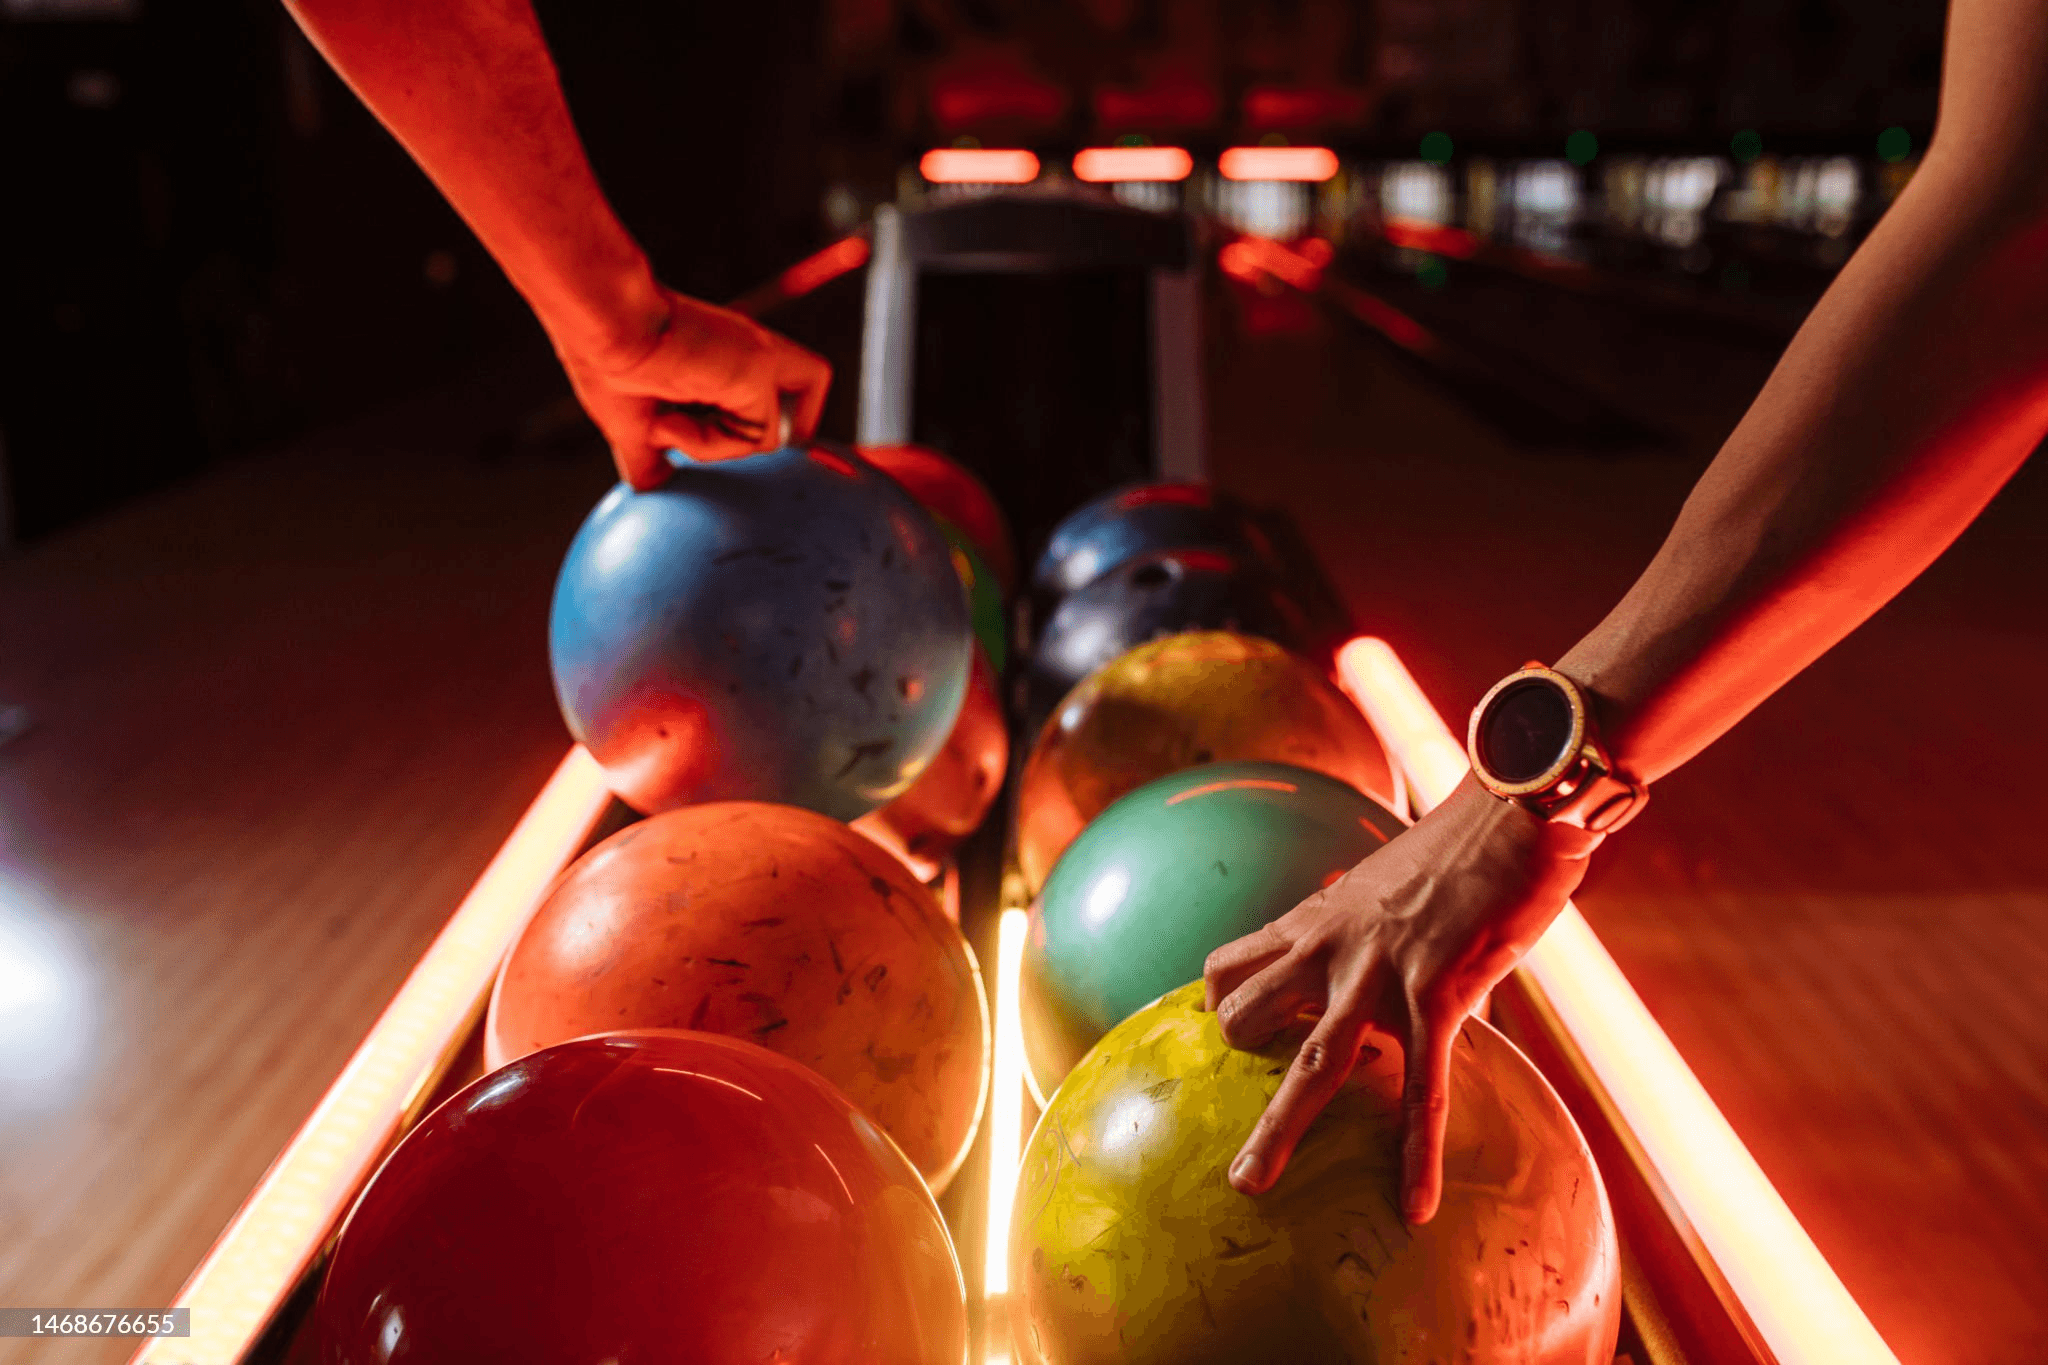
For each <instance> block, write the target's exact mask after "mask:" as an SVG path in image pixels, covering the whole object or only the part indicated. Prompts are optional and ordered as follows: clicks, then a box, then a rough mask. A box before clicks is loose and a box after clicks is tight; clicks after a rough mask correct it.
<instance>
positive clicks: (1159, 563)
mask: <svg viewBox="0 0 2048 1365" xmlns="http://www.w3.org/2000/svg"><path fill="white" fill-rule="evenodd" d="M1307 624H1308V623H1307V617H1306V616H1305V615H1304V614H1303V612H1302V610H1301V608H1300V607H1299V606H1298V605H1296V603H1295V602H1294V600H1293V599H1292V598H1290V597H1288V596H1287V594H1286V593H1284V592H1282V591H1281V590H1280V589H1279V588H1278V587H1277V586H1275V585H1274V582H1273V580H1272V578H1271V577H1270V576H1269V575H1268V574H1267V573H1266V571H1265V570H1264V569H1263V568H1262V567H1261V566H1260V565H1259V564H1258V563H1257V562H1256V561H1253V560H1250V559H1247V558H1246V557H1244V556H1243V555H1241V554H1232V553H1227V552H1225V551H1220V550H1203V549H1174V550H1160V551H1156V552H1154V553H1151V554H1143V555H1139V556H1137V557H1136V558H1134V559H1128V560H1126V561H1124V562H1123V563H1122V564H1119V565H1118V566H1117V567H1116V568H1114V569H1112V570H1110V571H1109V572H1108V573H1106V574H1103V575H1102V576H1101V577H1099V578H1097V579H1095V580H1094V581H1093V582H1091V583H1088V584H1087V585H1086V586H1084V587H1081V588H1078V589H1076V590H1075V591H1073V592H1071V593H1069V594H1068V595H1067V596H1066V597H1065V598H1064V599H1062V600H1061V602H1060V604H1059V605H1058V606H1057V607H1055V608H1054V609H1053V612H1052V615H1051V616H1050V617H1048V618H1047V619H1046V622H1045V629H1044V630H1042V631H1041V632H1040V633H1039V638H1038V641H1037V644H1036V647H1035V648H1034V649H1033V651H1032V655H1031V664H1030V670H1029V679H1030V682H1029V688H1030V692H1029V695H1030V706H1029V708H1028V709H1029V710H1030V711H1031V713H1032V716H1031V718H1032V720H1033V722H1034V724H1035V723H1037V722H1039V721H1042V720H1043V719H1044V717H1045V715H1046V714H1047V713H1049V712H1050V711H1051V710H1052V708H1053V706H1054V704H1055V703H1057V702H1058V701H1059V699H1060V698H1061V697H1064V696H1065V695H1066V694H1067V693H1068V692H1069V691H1071V690H1072V689H1073V687H1074V685H1075V684H1076V683H1078V682H1080V681H1081V680H1082V679H1083V678H1085V677H1087V676H1088V675H1089V674H1090V673H1093V672H1094V671H1095V670H1096V669H1098V668H1100V667H1102V666H1103V665H1104V664H1106V663H1108V662H1109V661H1110V660H1112V659H1114V658H1116V657H1117V655H1119V654H1122V653H1123V652H1124V651H1125V650H1128V649H1130V648H1132V647H1133V646H1136V645H1141V644H1144V643H1145V642H1146V641H1147V640H1153V639H1157V638H1158V637H1160V636H1162V635H1179V634H1181V633H1183V632H1185V631H1190V630H1233V631H1238V632H1241V633H1243V634H1246V635H1257V636H1260V637H1261V638H1263V639H1267V640H1271V641H1273V642H1274V643H1276V644H1279V645H1283V646H1286V647H1289V648H1296V647H1299V646H1300V644H1301V642H1302V640H1303V637H1304V634H1305V632H1306V630H1307Z"/></svg>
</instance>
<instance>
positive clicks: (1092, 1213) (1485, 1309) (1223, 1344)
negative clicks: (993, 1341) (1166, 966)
mask: <svg viewBox="0 0 2048 1365" xmlns="http://www.w3.org/2000/svg"><path fill="white" fill-rule="evenodd" d="M1201 1003H1202V987H1201V984H1200V983H1199V982H1197V983H1194V984H1192V985H1189V986H1186V987H1183V988H1182V989H1180V990H1177V991H1175V992H1174V993H1173V994H1172V995H1169V996H1167V997H1166V998H1165V999H1163V1000H1161V1001H1159V1002H1158V1003H1156V1004H1154V1005H1152V1006H1150V1007H1149V1008H1147V1009H1144V1010H1141V1011H1139V1012H1138V1013H1137V1014H1135V1015H1132V1016H1131V1017H1130V1018H1129V1019H1126V1020H1125V1021H1124V1022H1123V1023H1121V1024H1119V1025H1118V1026H1117V1027H1116V1028H1115V1029H1114V1030H1112V1031H1111V1032H1110V1034H1109V1036H1108V1037H1106V1038H1104V1039H1103V1040H1102V1041H1101V1043H1099V1044H1098V1045H1097V1046H1096V1048H1095V1049H1094V1051H1092V1052H1090V1053H1089V1054H1088V1057H1087V1059H1086V1060H1085V1061H1084V1062H1082V1064H1081V1065H1080V1066H1079V1067H1077V1068H1076V1069H1075V1071H1074V1074H1073V1075H1072V1076H1071V1077H1069V1078H1068V1080H1067V1083H1066V1085H1065V1086H1063V1087H1062V1088H1061V1090H1060V1092H1059V1095H1058V1096H1057V1097H1056V1098H1055V1099H1054V1100H1053V1102H1052V1107H1051V1108H1050V1109H1048V1110H1047V1111H1046V1113H1045V1115H1044V1117H1043V1118H1041V1119H1040V1120H1039V1122H1038V1128H1037V1131H1036V1132H1035V1133H1033V1134H1032V1137H1031V1141H1030V1144H1029V1146H1028V1147H1027V1148H1026V1150H1025V1154H1024V1162H1023V1169H1022V1171H1021V1172H1020V1174H1019V1179H1018V1184H1017V1203H1016V1206H1015V1212H1014V1215H1013V1220H1012V1224H1011V1226H1012V1233H1011V1249H1010V1264H1011V1265H1012V1266H1013V1267H1014V1269H1013V1270H1012V1272H1011V1273H1012V1275H1013V1276H1015V1277H1016V1279H1015V1281H1013V1283H1015V1284H1016V1286H1017V1290H1018V1292H1016V1293H1015V1294H1014V1295H1013V1297H1012V1301H1011V1305H1012V1306H1011V1323H1012V1330H1013V1332H1014V1335H1015V1342H1016V1347H1017V1355H1018V1358H1019V1359H1021V1360H1023V1361H1027V1362H1032V1363H1033V1365H1111V1363H1112V1362H1114V1365H1211V1363H1212V1362H1213V1363H1214V1365H1224V1363H1225V1362H1229V1365H1237V1362H1241V1361H1249V1360H1272V1361H1283V1360H1284V1361H1287V1362H1289V1365H1366V1363H1368V1362H1371V1363H1374V1365H1386V1363H1387V1362H1392V1361H1432V1360H1441V1361H1451V1360H1461V1361H1509V1360H1512V1361H1517V1362H1527V1363H1528V1365H1594V1363H1595V1362H1601V1363H1603V1365H1604V1362H1606V1361H1610V1360H1612V1359H1613V1358H1614V1345H1615V1337H1616V1335H1617V1333H1618V1331H1619V1327H1620V1316H1619V1310H1620V1307H1621V1304H1620V1286H1619V1273H1618V1263H1619V1254H1620V1253H1619V1249H1618V1247H1617V1246H1616V1244H1615V1236H1614V1220H1613V1216H1612V1214H1611V1212H1610V1211H1609V1209H1608V1205H1607V1193H1606V1190H1605V1189H1604V1188H1603V1187H1602V1185H1601V1183H1600V1173H1599V1171H1598V1170H1597V1169H1596V1168H1595V1167H1594V1165H1593V1159H1592V1154H1591V1153H1590V1152H1588V1151H1587V1149H1586V1144H1585V1140H1584V1139H1583V1138H1582V1137H1581V1136H1580V1134H1579V1131H1578V1128H1577V1127H1576V1126H1575V1125H1574V1124H1573V1122H1572V1119H1571V1116H1570V1115H1569V1114H1568V1113H1566V1112H1565V1109H1564V1106H1563V1105H1562V1104H1560V1103H1559V1102H1558V1099H1557V1096H1556V1094H1555V1093H1554V1092H1553V1091H1552V1090H1551V1089H1550V1086H1549V1085H1548V1084H1547V1083H1546V1082H1545V1081H1544V1079H1543V1077H1542V1075H1541V1074H1540V1073H1538V1072H1537V1070H1536V1068H1535V1067H1533V1066H1531V1065H1530V1064H1529V1061H1528V1059H1527V1058H1525V1057H1523V1056H1522V1054H1521V1053H1519V1052H1517V1051H1516V1050H1515V1048H1514V1046H1513V1045H1512V1044H1511V1043H1509V1042H1508V1041H1507V1040H1506V1039H1505V1038H1502V1037H1501V1036H1500V1035H1499V1034H1498V1033H1496V1032H1494V1031H1493V1030H1492V1029H1491V1028H1489V1027H1488V1026H1487V1025H1485V1024H1483V1023H1480V1022H1479V1021H1478V1020H1476V1019H1474V1020H1471V1021H1468V1022H1467V1023H1466V1025H1465V1030H1464V1033H1463V1035H1462V1036H1461V1037H1460V1039H1459V1041H1458V1043H1457V1046H1456V1047H1455V1049H1454V1050H1453V1060H1452V1064H1451V1112H1450V1127H1449V1132H1448V1134H1447V1136H1446V1145H1445V1151H1444V1196H1443V1204H1442V1207H1441V1208H1440V1209H1439V1211H1438V1213H1437V1215H1436V1217H1435V1218H1434V1219H1432V1220H1431V1221H1430V1222H1428V1223H1426V1224H1423V1225H1422V1226H1420V1227H1411V1226H1409V1225H1408V1224H1407V1223H1406V1222H1405V1221H1404V1220H1403V1219H1402V1217H1401V1214H1400V1211H1399V1207H1400V1206H1399V1203H1398V1202H1397V1201H1398V1199H1399V1189H1398V1187H1399V1181H1400V1168H1401V1153H1400V1136H1399V1113H1400V1097H1401V1083H1402V1073H1401V1049H1400V1044H1399V1043H1398V1042H1397V1041H1396V1040H1394V1039H1393V1038H1391V1037H1388V1036H1386V1035H1384V1034H1375V1035H1371V1036H1369V1039H1368V1041H1369V1043H1370V1046H1368V1047H1367V1048H1366V1049H1365V1051H1364V1052H1363V1053H1362V1054H1361V1055H1360V1059H1359V1064H1358V1067H1357V1070H1356V1071H1355V1072H1354V1073H1353V1074H1352V1076H1351V1078H1350V1080H1349V1081H1347V1082H1346V1083H1345V1085H1344V1087H1343V1088H1342V1089H1341V1090H1340V1091H1339V1092H1338V1093H1337V1096H1336V1098H1335V1099H1334V1100H1332V1101H1331V1103H1330V1105H1329V1108H1328V1109H1327V1110H1326V1111H1325V1112H1324V1114H1323V1116H1322V1117H1321V1118H1320V1119H1319V1120H1318V1121H1317V1123H1316V1124H1315V1126H1313V1127H1311V1128H1310V1129H1309V1130H1308V1135H1307V1136H1306V1137H1305V1138H1304V1139H1303V1140H1302V1143H1301V1146H1300V1147H1299V1148H1297V1149H1296V1151H1295V1154H1294V1158H1293V1160H1292V1161H1291V1162H1290V1163H1289V1164H1288V1167H1287V1170H1286V1171H1285V1172H1284V1173H1283V1174H1282V1175H1281V1177H1280V1179H1279V1181H1278V1183H1277V1184H1275V1185H1274V1187H1273V1188H1272V1189H1271V1190H1269V1191H1268V1192H1267V1193H1265V1194H1263V1195H1260V1196H1257V1197H1255V1198H1253V1197H1247V1196H1245V1195H1241V1194H1239V1193H1237V1191H1235V1190H1233V1189H1232V1188H1231V1187H1230V1184H1229V1181H1228V1179H1227V1172H1228V1169H1229V1165H1230V1162H1231V1161H1232V1159H1233V1158H1235V1157H1236V1155H1237V1152H1238V1148H1239V1146H1240V1145H1241V1144H1242V1143H1243V1142H1244V1140H1245V1138H1246V1137H1247V1136H1248V1135H1249V1134H1250V1133H1251V1130H1252V1125H1253V1123H1254V1122H1256V1121H1257V1119H1258V1117H1259V1115H1260V1114H1261V1113H1262V1112H1263V1111H1264V1109H1265V1107H1266V1103H1267V1101H1268V1100H1270V1099H1271V1098H1272V1096H1273V1093H1274V1091H1276V1090H1277V1089H1278V1088H1279V1085H1280V1077H1281V1075H1282V1073H1283V1072H1284V1070H1285V1069H1286V1067H1287V1065H1288V1064H1289V1063H1290V1062H1291V1061H1292V1059H1293V1054H1294V1052H1295V1051H1296V1049H1298V1048H1299V1047H1300V1044H1301V1040H1302V1037H1303V1036H1305V1026H1304V1027H1303V1028H1302V1029H1299V1030H1297V1031H1296V1032H1294V1033H1293V1034H1292V1036H1290V1037H1287V1038H1284V1039H1282V1040H1281V1042H1280V1043H1279V1044H1278V1045H1276V1046H1275V1047H1273V1048H1271V1049H1268V1050H1266V1051H1265V1052H1261V1053H1252V1052H1237V1051H1233V1050H1232V1049H1231V1048H1230V1047H1228V1046H1227V1045H1226V1044H1225V1043H1224V1042H1223V1038H1222V1035H1221V1034H1220V1033H1219V1032H1218V1030H1217V1028H1216V1020H1215V1016H1213V1015H1211V1014H1207V1013H1204V1012H1203V1011H1202V1010H1201V1008H1200V1006H1201Z"/></svg>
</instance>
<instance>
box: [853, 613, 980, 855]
mask: <svg viewBox="0 0 2048 1365" xmlns="http://www.w3.org/2000/svg"><path fill="white" fill-rule="evenodd" d="M1009 761H1010V731H1009V726H1008V725H1007V723H1006V722H1005V721H1004V719H1003V703H1002V698H1001V697H1000V696H999V695H998V694H997V692H996V677H995V672H994V670H992V669H991V668H990V667H989V663H988V660H987V659H986V658H985V657H983V656H982V655H981V653H980V652H979V651H976V653H975V658H974V680H973V681H972V682H971V683H969V684H968V688H967V701H966V702H965V703H964V704H963V705H962V706H961V707H960V719H958V720H956V721H954V722H953V733H952V735H951V736H950V737H949V738H948V739H947V740H946V747H945V748H943V749H941V750H939V756H938V757H937V758H935V759H933V760H932V762H931V766H930V767H928V768H926V769H925V770H924V773H923V774H922V775H921V776H920V777H919V778H918V779H917V781H916V782H914V783H912V784H911V787H910V790H909V791H907V792H905V793H903V795H901V796H899V797H897V798H896V799H895V800H894V801H891V802H890V803H889V804H888V805H886V806H884V807H882V808H881V809H880V810H878V811H871V812H869V813H868V814H866V815H863V816H861V818H860V819H858V820H856V821H854V822H853V827H854V828H855V829H857V830H859V831H860V832H861V833H862V834H865V835H867V836H868V838H870V839H872V840H874V841H875V842H876V843H878V844H880V845H881V846H882V847H883V848H886V849H888V850H889V851H890V852H891V853H893V854H895V855H896V856H897V858H898V859H900V860H901V861H902V863H903V865H904V866H905V867H907V868H909V869H910V871H911V872H912V874H913V875H915V876H916V877H917V878H918V879H919V880H921V881H927V882H929V881H930V880H932V878H934V877H936V876H938V875H939V871H940V869H941V867H942V866H943V864H944V863H945V860H946V859H947V858H948V857H949V856H951V854H952V852H953V850H954V849H956V848H958V847H959V846H960V842H961V841H962V840H963V839H965V838H966V837H967V836H968V835H970V834H972V833H974V831H975V830H976V829H978V828H980V826H981V822H982V818H983V817H984V816H986V815H987V814H988V808H989V807H990V806H992V805H994V804H995V799H996V797H997V795H998V794H1000V793H1001V791H1002V788H1003V769H1004V768H1005V767H1006V766H1007V765H1008V764H1009Z"/></svg>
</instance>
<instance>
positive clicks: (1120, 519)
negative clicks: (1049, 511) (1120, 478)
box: [1031, 483, 1279, 601]
mask: <svg viewBox="0 0 2048 1365" xmlns="http://www.w3.org/2000/svg"><path fill="white" fill-rule="evenodd" d="M1170 549H1207V550H1224V551H1228V552H1230V553H1233V554H1238V555H1242V556H1244V557H1246V558H1247V559H1250V560H1251V561H1253V562H1254V563H1257V564H1259V565H1261V566H1263V567H1264V568H1266V569H1267V570H1268V571H1269V572H1271V571H1277V568H1278V563H1279V560H1278V557H1277V556H1276V555H1275V553H1274V550H1273V546H1272V542H1271V541H1269V540H1268V539H1267V538H1266V535H1265V533H1264V532H1263V531H1261V530H1260V529H1259V527H1258V523H1257V522H1256V521H1254V520H1253V519H1252V516H1251V513H1250V511H1249V510H1247V509H1246V508H1245V507H1244V505H1243V504H1241V503H1239V502H1238V501H1237V500H1236V499H1235V498H1232V497H1230V496H1229V495H1228V494H1225V493H1219V492H1218V491H1216V490H1215V489H1214V488H1212V487H1210V486H1209V485H1208V484H1205V483H1152V484H1141V485H1140V486H1138V487H1136V488H1124V489H1119V490H1118V491H1116V492H1114V493H1109V494H1105V495H1104V496H1102V497H1099V498H1097V499H1095V501H1093V502H1090V503H1087V504H1085V505H1083V506H1082V507H1080V508H1079V509H1077V510H1076V511H1073V512H1070V513H1069V514H1068V515H1067V518H1066V520H1064V521H1062V522H1061V523H1060V524H1059V525H1057V526H1055V527H1053V531H1052V535H1051V537H1050V538H1048V539H1047V541H1046V543H1045V551H1044V553H1042V554H1040V555H1039V557H1038V563H1037V564H1036V565H1034V566H1033V567H1032V570H1031V587H1032V590H1033V591H1034V592H1036V593H1037V594H1038V595H1039V596H1040V597H1041V598H1043V599H1045V600H1047V601H1057V600H1058V599H1060V598H1062V597H1065V596H1066V595H1067V594H1068V593H1070V592H1073V591H1074V590H1075V589H1077V588H1081V587H1085V586H1086V585H1088V584H1090V583H1093V582H1094V581H1095V580H1096V579H1098V578H1100V577H1102V575H1104V574H1106V573H1108V572H1109V571H1110V570H1111V569H1114V568H1116V567H1117V566H1118V565H1119V564H1123V563H1125V562H1127V561H1129V560H1132V559H1135V558H1137V557H1138V556H1139V555H1142V554H1150V553H1152V552H1154V551H1157V550H1170Z"/></svg>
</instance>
